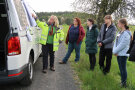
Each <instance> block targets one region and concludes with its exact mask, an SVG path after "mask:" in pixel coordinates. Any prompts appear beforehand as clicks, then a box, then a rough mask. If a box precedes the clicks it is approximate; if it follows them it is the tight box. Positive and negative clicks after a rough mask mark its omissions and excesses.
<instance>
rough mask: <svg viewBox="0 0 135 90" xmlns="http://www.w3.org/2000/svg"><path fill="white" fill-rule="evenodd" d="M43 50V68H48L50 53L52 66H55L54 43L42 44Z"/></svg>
mask: <svg viewBox="0 0 135 90" xmlns="http://www.w3.org/2000/svg"><path fill="white" fill-rule="evenodd" d="M42 52H43V69H47V68H48V55H50V67H54V53H55V52H54V51H53V44H46V45H42Z"/></svg>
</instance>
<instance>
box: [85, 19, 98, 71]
mask: <svg viewBox="0 0 135 90" xmlns="http://www.w3.org/2000/svg"><path fill="white" fill-rule="evenodd" d="M97 37H98V29H97V25H95V24H94V20H92V19H88V20H87V33H86V41H85V43H86V53H87V54H88V55H89V61H90V70H94V67H95V65H96V53H97V50H98V48H97Z"/></svg>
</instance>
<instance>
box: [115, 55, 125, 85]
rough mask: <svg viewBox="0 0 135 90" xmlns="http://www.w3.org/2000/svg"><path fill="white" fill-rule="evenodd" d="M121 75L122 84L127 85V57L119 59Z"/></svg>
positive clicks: (119, 57)
mask: <svg viewBox="0 0 135 90" xmlns="http://www.w3.org/2000/svg"><path fill="white" fill-rule="evenodd" d="M117 61H118V65H119V69H120V73H121V82H122V83H126V81H127V69H126V64H127V57H126V56H118V57H117Z"/></svg>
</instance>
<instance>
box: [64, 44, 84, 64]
mask: <svg viewBox="0 0 135 90" xmlns="http://www.w3.org/2000/svg"><path fill="white" fill-rule="evenodd" d="M81 44H82V42H80V43H79V44H77V43H76V42H74V43H70V42H69V44H68V51H67V53H66V56H65V57H64V58H63V62H65V63H66V62H67V61H68V59H69V57H70V56H71V53H72V52H73V50H74V49H75V53H76V59H75V62H77V61H79V59H80V49H81Z"/></svg>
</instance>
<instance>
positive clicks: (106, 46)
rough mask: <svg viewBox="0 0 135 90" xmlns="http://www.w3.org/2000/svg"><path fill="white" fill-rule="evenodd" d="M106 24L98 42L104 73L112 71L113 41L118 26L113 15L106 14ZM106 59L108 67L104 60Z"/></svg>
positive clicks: (100, 63) (101, 66)
mask: <svg viewBox="0 0 135 90" xmlns="http://www.w3.org/2000/svg"><path fill="white" fill-rule="evenodd" d="M104 21H105V24H103V25H102V27H101V30H100V33H99V36H98V39H97V42H98V45H99V47H100V54H99V65H100V69H101V70H103V73H104V74H107V73H109V72H110V68H111V60H112V48H113V41H114V39H115V36H116V31H117V28H116V26H115V25H114V24H113V22H112V17H111V15H106V16H105V18H104ZM105 59H106V67H105V66H104V62H105Z"/></svg>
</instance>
